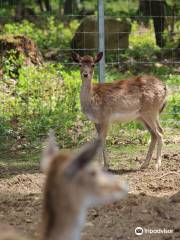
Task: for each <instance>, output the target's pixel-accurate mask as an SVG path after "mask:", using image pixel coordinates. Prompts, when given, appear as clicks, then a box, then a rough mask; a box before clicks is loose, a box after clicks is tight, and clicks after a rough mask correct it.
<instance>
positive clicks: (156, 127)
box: [143, 116, 163, 170]
mask: <svg viewBox="0 0 180 240" xmlns="http://www.w3.org/2000/svg"><path fill="white" fill-rule="evenodd" d="M143 120H144V121H145V122H146V124H147V125H148V126H149V127H150V128H151V130H152V131H153V133H154V134H155V135H156V139H157V156H156V165H155V168H156V170H158V169H159V168H160V166H161V151H162V146H163V137H162V133H161V132H162V128H161V127H160V124H159V121H158V120H157V118H152V117H150V116H143Z"/></svg>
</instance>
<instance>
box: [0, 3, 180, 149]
mask: <svg viewBox="0 0 180 240" xmlns="http://www.w3.org/2000/svg"><path fill="white" fill-rule="evenodd" d="M37 2H39V6H36V3H35V2H34V3H32V6H33V7H32V9H29V5H28V3H26V1H24V6H25V7H23V4H22V3H23V2H21V1H15V0H14V1H2V0H1V1H0V6H1V10H2V11H0V22H1V20H2V24H1V27H2V28H1V35H7V34H11V33H12V32H13V31H14V32H15V34H17V35H20V34H23V35H27V36H28V37H29V38H32V39H33V38H34V39H33V40H35V42H36V43H37V45H38V47H39V48H40V50H41V51H42V52H43V56H44V65H43V67H42V66H38V67H37V68H36V67H34V66H31V67H29V66H26V67H24V68H23V69H18V73H16V72H13V71H16V69H12V71H11V75H9V72H8V71H9V70H7V68H8V67H9V68H12V66H13V67H14V65H15V66H16V67H17V66H19V65H21V61H23V60H22V59H19V60H18V61H19V62H18V63H17V62H16V63H15V62H14V61H15V60H14V55H15V54H16V53H14V55H13V53H12V54H11V56H10V59H8V60H7V59H6V60H3V61H4V62H3V61H2V62H3V63H2V64H1V66H2V67H1V68H4V69H5V70H3V71H4V72H3V75H2V74H1V73H2V70H1V72H0V75H1V78H2V81H1V117H0V119H1V135H2V136H13V134H14V135H15V139H17V138H18V137H19V138H20V139H21V140H22V142H23V138H26V137H27V136H29V135H31V137H32V138H34V139H35V138H36V137H38V136H40V137H42V136H43V135H46V133H47V130H48V129H49V128H52V127H53V128H56V129H57V130H58V129H59V130H58V131H61V130H62V129H63V126H64V121H67V122H68V121H69V122H70V123H69V125H68V124H67V126H66V127H65V128H64V131H62V132H61V135H62V136H61V140H62V139H63V138H65V135H66V132H67V131H68V134H70V137H69V138H74V139H76V140H77V141H81V140H82V139H83V137H82V136H81V134H79V133H77V132H78V131H84V134H86V135H88V132H89V129H90V128H88V129H86V128H85V130H82V128H84V122H85V118H83V117H82V118H83V120H82V121H81V117H77V116H78V112H79V111H80V106H79V88H80V84H81V80H80V75H79V73H78V66H76V64H75V63H74V62H73V61H72V59H71V52H72V51H76V52H78V53H80V54H81V55H83V54H90V55H94V54H95V53H96V52H97V51H99V38H100V33H99V30H98V2H100V1H92V2H91V3H90V2H89V1H85V0H84V1H64V5H63V8H64V9H63V11H64V13H62V9H60V8H59V6H60V2H61V1H59V2H58V1H47V2H49V5H47V2H46V1H37ZM157 2H158V3H157ZM8 4H10V5H11V6H12V8H11V10H10V13H9V12H8V13H7V11H6V8H7V6H9V5H8ZM33 4H34V5H33ZM68 4H69V5H68ZM157 4H158V5H157ZM78 5H80V6H81V9H78ZM169 5H171V8H170V9H169ZM39 9H41V10H42V9H45V10H42V11H40V10H39ZM32 11H33V12H32ZM7 15H8V16H7ZM11 15H12V16H11ZM9 17H12V18H11V20H10V21H9V19H8V18H9ZM27 21H28V22H30V23H32V25H30V27H29V25H28V24H27ZM44 21H45V22H46V24H45V26H43V24H44ZM47 22H48V23H47ZM12 23H14V25H13V27H12V25H11V24H12ZM104 23H105V32H104V42H105V49H104V51H105V70H104V71H105V72H104V75H105V79H106V82H110V81H112V80H116V79H124V78H128V77H130V76H132V75H141V74H152V75H156V76H158V77H159V78H161V79H162V80H164V81H165V82H167V85H168V87H169V89H170V97H169V101H168V106H167V108H166V110H165V111H164V112H163V114H162V119H161V122H162V124H163V125H164V126H167V127H171V128H178V127H180V106H179V102H180V98H179V94H180V69H179V64H180V42H179V39H180V7H179V3H178V1H170V3H169V1H154V0H152V1H150V0H148V1H137V0H127V1H121V0H118V1H104ZM18 24H19V25H18ZM22 26H23V27H22ZM38 27H39V28H40V29H43V30H38ZM69 29H71V30H69ZM70 31H71V33H70ZM43 34H44V36H43ZM70 35H71V36H70ZM101 35H102V33H101ZM69 36H70V37H69ZM101 37H102V36H101ZM165 39H166V43H165V42H164V41H165ZM172 42H173V43H172ZM3 46H4V45H2V44H1V52H3V49H2V48H3ZM101 50H103V49H102V48H101ZM53 54H54V55H55V56H54V55H53ZM48 64H49V65H48ZM9 76H10V77H9ZM102 76H103V74H102ZM18 77H19V80H17V79H16V78H18ZM95 78H96V79H97V78H98V73H97V70H96V71H95ZM73 79H74V82H73ZM64 85H66V86H68V87H67V88H65V89H64ZM7 99H8V100H7ZM72 115H73V117H72ZM20 116H21V117H20ZM23 118H25V119H26V120H23ZM65 119H66V120H65ZM68 119H69V120H68ZM75 122H77V124H75ZM82 122H83V124H82ZM81 124H82V125H83V126H81ZM85 124H87V122H85ZM78 125H80V127H79V126H78ZM131 127H132V125H130V126H129V129H131ZM132 128H134V127H132ZM78 134H79V135H80V137H79V138H76V135H78ZM62 141H63V140H62ZM62 145H63V144H62ZM66 145H67V144H66V143H64V146H66Z"/></svg>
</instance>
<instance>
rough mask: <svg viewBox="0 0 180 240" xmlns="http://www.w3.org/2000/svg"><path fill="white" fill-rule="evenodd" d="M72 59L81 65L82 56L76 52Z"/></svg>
mask: <svg viewBox="0 0 180 240" xmlns="http://www.w3.org/2000/svg"><path fill="white" fill-rule="evenodd" d="M72 59H73V60H74V61H75V62H77V63H79V62H80V61H81V57H80V55H79V54H78V53H76V52H72Z"/></svg>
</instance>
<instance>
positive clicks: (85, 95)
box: [80, 78, 92, 112]
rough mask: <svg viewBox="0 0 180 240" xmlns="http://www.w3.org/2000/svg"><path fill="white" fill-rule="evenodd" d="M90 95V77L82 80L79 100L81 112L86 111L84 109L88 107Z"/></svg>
mask: <svg viewBox="0 0 180 240" xmlns="http://www.w3.org/2000/svg"><path fill="white" fill-rule="evenodd" d="M91 97H92V78H88V79H86V80H84V82H83V83H82V85H81V93H80V100H81V107H82V111H83V112H86V110H87V109H89V108H90V105H91Z"/></svg>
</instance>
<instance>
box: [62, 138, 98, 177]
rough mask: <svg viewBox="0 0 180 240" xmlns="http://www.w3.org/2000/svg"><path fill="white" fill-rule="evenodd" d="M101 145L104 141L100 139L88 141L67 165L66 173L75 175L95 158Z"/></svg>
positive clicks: (70, 175) (71, 175)
mask: <svg viewBox="0 0 180 240" xmlns="http://www.w3.org/2000/svg"><path fill="white" fill-rule="evenodd" d="M101 147H102V141H101V140H100V139H96V140H94V141H92V142H90V143H87V144H86V145H85V146H84V147H82V149H81V150H80V152H79V153H78V154H77V155H76V156H75V157H74V158H73V159H72V161H71V163H70V164H69V165H68V166H67V169H66V170H65V173H66V175H67V176H69V177H73V176H75V175H76V174H77V173H78V171H79V170H81V169H83V168H84V167H86V166H87V165H88V164H89V163H90V162H91V161H92V160H93V159H94V157H95V156H96V154H97V153H98V152H99V150H100V148H101Z"/></svg>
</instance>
